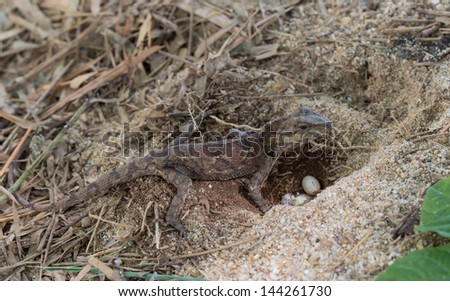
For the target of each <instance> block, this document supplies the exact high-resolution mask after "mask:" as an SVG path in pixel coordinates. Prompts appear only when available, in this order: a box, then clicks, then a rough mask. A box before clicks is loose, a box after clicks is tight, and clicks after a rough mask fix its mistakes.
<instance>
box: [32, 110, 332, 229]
mask: <svg viewBox="0 0 450 301" xmlns="http://www.w3.org/2000/svg"><path fill="white" fill-rule="evenodd" d="M330 128H331V122H330V120H329V119H328V118H326V117H324V116H321V115H319V114H317V113H315V112H313V111H312V110H311V109H309V108H303V109H300V110H299V111H298V112H297V113H295V114H292V115H289V116H286V117H283V118H279V119H276V120H274V121H272V122H269V123H267V124H265V125H264V126H263V128H262V131H261V132H240V131H237V132H238V133H239V137H238V138H232V139H225V140H222V141H212V142H203V143H179V144H174V145H169V146H167V147H166V148H163V149H161V150H154V151H152V152H150V154H149V155H147V156H145V157H141V158H137V159H134V160H133V161H131V162H130V163H129V164H128V165H126V166H123V167H119V168H116V169H113V170H111V171H110V172H108V173H107V174H105V175H103V176H101V177H100V178H99V179H98V180H97V181H95V182H93V183H90V184H89V185H87V186H85V187H82V188H80V189H79V191H78V192H76V193H73V194H71V195H70V196H69V197H68V198H67V199H66V200H64V201H62V202H59V203H56V204H51V205H48V206H37V205H31V207H32V208H33V209H37V210H39V211H42V210H64V209H67V208H69V207H71V206H73V205H75V204H77V203H80V202H84V201H86V200H88V199H92V198H98V197H101V196H103V195H105V194H106V193H107V192H109V191H110V189H111V188H112V187H114V186H116V185H119V184H121V183H125V182H129V181H131V180H133V179H136V178H139V177H143V176H149V175H158V176H161V177H162V178H163V179H164V180H166V181H167V182H168V183H171V184H173V185H174V186H175V187H176V188H177V193H176V195H175V196H174V197H173V199H172V202H171V203H170V206H169V210H168V212H167V216H166V220H167V222H168V223H169V224H170V225H172V226H173V227H174V228H176V229H177V230H178V231H179V232H180V233H183V232H184V228H183V225H182V224H181V222H180V220H179V216H180V213H181V210H182V208H183V203H184V201H185V199H186V196H187V194H188V190H189V188H190V187H191V185H192V180H206V181H226V180H231V179H236V178H250V179H249V181H248V182H247V188H248V190H249V196H250V197H251V199H252V200H253V201H254V202H255V203H256V205H257V206H258V208H259V209H260V210H261V211H262V212H267V211H268V210H269V209H270V207H269V206H268V204H267V203H266V202H265V201H264V198H263V196H262V194H261V185H262V184H263V182H264V181H265V179H266V177H267V176H268V175H269V173H270V170H271V168H272V166H273V164H274V163H275V161H276V160H277V158H278V157H279V156H280V155H281V154H282V153H283V152H286V151H289V150H292V149H293V148H295V147H301V146H302V143H304V142H305V141H307V139H309V138H310V137H312V136H314V135H316V134H317V133H322V134H323V133H325V132H326V131H327V130H329V129H330ZM235 132H236V131H235ZM190 135H191V133H189V134H188V135H185V136H186V137H188V136H190Z"/></svg>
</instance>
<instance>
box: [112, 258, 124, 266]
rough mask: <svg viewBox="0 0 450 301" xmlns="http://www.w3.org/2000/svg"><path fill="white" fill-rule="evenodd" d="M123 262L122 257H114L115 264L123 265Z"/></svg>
mask: <svg viewBox="0 0 450 301" xmlns="http://www.w3.org/2000/svg"><path fill="white" fill-rule="evenodd" d="M122 263H123V261H122V259H120V258H116V259H114V264H115V265H117V266H121V265H122Z"/></svg>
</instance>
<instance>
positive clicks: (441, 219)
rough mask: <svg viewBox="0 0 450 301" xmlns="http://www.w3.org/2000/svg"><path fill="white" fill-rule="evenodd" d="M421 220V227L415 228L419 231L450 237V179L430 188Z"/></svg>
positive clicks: (423, 206)
mask: <svg viewBox="0 0 450 301" xmlns="http://www.w3.org/2000/svg"><path fill="white" fill-rule="evenodd" d="M420 219H421V224H420V226H418V227H416V228H415V229H416V230H417V231H419V232H425V231H433V232H436V233H438V234H439V235H442V236H444V237H450V177H447V178H445V179H443V180H440V181H439V182H437V183H436V184H434V185H433V186H431V187H430V188H428V190H427V194H426V195H425V199H424V200H423V205H422V209H421V218H420Z"/></svg>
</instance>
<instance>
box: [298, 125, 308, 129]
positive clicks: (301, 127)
mask: <svg viewBox="0 0 450 301" xmlns="http://www.w3.org/2000/svg"><path fill="white" fill-rule="evenodd" d="M307 128H308V126H307V125H301V126H300V129H301V130H306V129H307Z"/></svg>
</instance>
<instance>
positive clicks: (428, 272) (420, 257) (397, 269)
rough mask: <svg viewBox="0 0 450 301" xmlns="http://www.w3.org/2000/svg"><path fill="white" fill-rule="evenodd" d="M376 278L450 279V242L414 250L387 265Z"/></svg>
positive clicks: (384, 279)
mask: <svg viewBox="0 0 450 301" xmlns="http://www.w3.org/2000/svg"><path fill="white" fill-rule="evenodd" d="M376 280H383V281H386V280H413V281H420V280H427V281H429V280H440V281H442V280H450V244H447V245H444V246H440V247H436V248H426V249H423V250H416V251H413V252H411V253H409V254H408V255H406V256H405V257H402V258H400V259H398V260H396V261H395V262H394V263H393V264H392V265H390V266H389V267H387V268H386V269H385V270H384V271H383V272H381V273H380V274H379V275H378V277H377V278H376Z"/></svg>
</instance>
